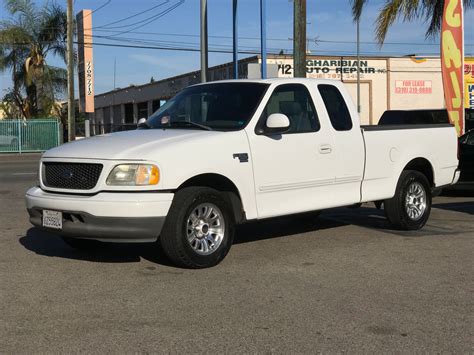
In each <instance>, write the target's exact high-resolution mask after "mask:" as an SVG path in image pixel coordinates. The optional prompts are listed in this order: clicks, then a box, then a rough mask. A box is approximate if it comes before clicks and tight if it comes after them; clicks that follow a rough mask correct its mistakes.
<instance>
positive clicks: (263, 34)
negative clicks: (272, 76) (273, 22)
mask: <svg viewBox="0 0 474 355" xmlns="http://www.w3.org/2000/svg"><path fill="white" fill-rule="evenodd" d="M260 51H261V54H262V65H261V67H260V68H261V72H262V79H266V78H267V4H266V0H260Z"/></svg>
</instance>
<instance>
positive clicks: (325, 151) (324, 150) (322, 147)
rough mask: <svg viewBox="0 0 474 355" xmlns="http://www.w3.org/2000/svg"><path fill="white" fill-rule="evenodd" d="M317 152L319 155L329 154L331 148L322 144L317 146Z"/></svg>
mask: <svg viewBox="0 0 474 355" xmlns="http://www.w3.org/2000/svg"><path fill="white" fill-rule="evenodd" d="M319 152H320V153H321V154H329V153H331V152H332V147H331V146H330V145H329V144H322V145H320V146H319Z"/></svg>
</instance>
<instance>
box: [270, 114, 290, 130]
mask: <svg viewBox="0 0 474 355" xmlns="http://www.w3.org/2000/svg"><path fill="white" fill-rule="evenodd" d="M265 126H266V127H265V134H281V133H285V132H288V130H289V129H290V120H289V119H288V117H287V116H286V115H284V114H282V113H272V114H271V115H270V116H268V118H267V122H266V123H265Z"/></svg>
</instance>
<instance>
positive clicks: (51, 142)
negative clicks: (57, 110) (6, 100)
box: [0, 119, 62, 153]
mask: <svg viewBox="0 0 474 355" xmlns="http://www.w3.org/2000/svg"><path fill="white" fill-rule="evenodd" d="M61 131H62V129H61V124H60V123H59V121H58V120H55V119H31V120H0V153H28V152H43V151H45V150H48V149H50V148H53V147H57V146H58V145H59V144H60V143H61Z"/></svg>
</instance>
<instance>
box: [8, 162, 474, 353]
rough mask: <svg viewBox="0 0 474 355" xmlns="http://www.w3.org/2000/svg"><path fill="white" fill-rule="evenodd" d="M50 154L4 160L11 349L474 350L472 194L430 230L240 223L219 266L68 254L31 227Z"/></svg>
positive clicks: (358, 219) (332, 215)
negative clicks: (34, 198) (29, 201)
mask: <svg viewBox="0 0 474 355" xmlns="http://www.w3.org/2000/svg"><path fill="white" fill-rule="evenodd" d="M38 159H39V155H25V156H22V157H19V156H18V155H14V156H3V157H0V280H1V285H2V287H1V294H0V329H1V330H0V349H1V352H2V353H44V352H47V353H57V352H61V353H66V352H67V353H70V352H88V353H90V352H109V353H125V352H126V353H131V352H134V353H136V352H159V353H164V352H166V353H170V352H172V353H210V352H212V353H224V352H232V353H236V352H238V353H256V352H259V353H262V352H265V353H316V352H339V353H340V352H359V353H367V352H372V353H382V352H396V353H400V352H405V353H406V352H410V353H414V352H432V353H434V352H436V353H440V352H451V353H468V352H473V351H474V317H473V309H474V308H473V305H474V301H473V300H474V294H473V292H474V282H473V276H472V275H473V270H474V258H473V255H474V218H473V216H474V197H472V195H471V197H461V196H458V195H459V194H455V195H453V196H439V197H436V198H434V200H433V210H432V214H431V218H430V220H429V221H428V224H427V225H426V226H425V228H424V229H422V230H421V231H416V232H401V231H395V230H392V229H391V227H390V225H389V224H388V222H387V221H386V220H385V217H384V213H383V211H379V210H377V209H375V208H374V205H373V204H364V205H363V206H362V207H361V208H359V209H350V208H339V209H334V210H330V211H324V212H323V213H322V214H321V216H320V217H319V218H311V217H308V216H292V217H285V218H280V219H272V220H266V221H261V222H252V223H248V224H246V225H243V226H240V227H239V228H238V230H237V234H236V240H235V241H234V245H233V247H232V249H231V251H230V253H229V255H228V256H227V257H226V259H225V260H224V261H223V262H222V263H221V264H220V265H218V266H217V267H214V268H211V269H204V270H185V269H179V268H175V267H173V266H172V265H171V264H170V262H169V261H168V260H167V258H166V257H165V256H164V255H163V253H162V252H160V250H159V249H158V248H157V247H156V246H155V245H154V244H143V245H138V244H136V245H135V244H122V245H121V244H113V245H106V246H104V247H103V248H101V249H100V250H98V251H95V252H93V253H85V252H79V251H75V250H73V249H71V248H70V247H68V246H67V245H66V244H65V243H64V242H63V241H62V240H61V239H60V238H59V237H58V236H55V235H53V234H50V233H46V232H42V231H39V230H37V229H35V228H32V226H31V225H30V224H29V222H28V216H27V212H26V210H25V203H24V194H25V191H26V190H27V188H28V187H30V186H33V185H34V184H35V180H36V171H37V166H38Z"/></svg>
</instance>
